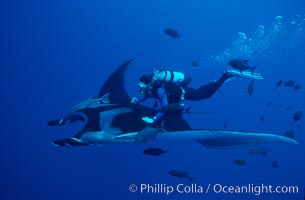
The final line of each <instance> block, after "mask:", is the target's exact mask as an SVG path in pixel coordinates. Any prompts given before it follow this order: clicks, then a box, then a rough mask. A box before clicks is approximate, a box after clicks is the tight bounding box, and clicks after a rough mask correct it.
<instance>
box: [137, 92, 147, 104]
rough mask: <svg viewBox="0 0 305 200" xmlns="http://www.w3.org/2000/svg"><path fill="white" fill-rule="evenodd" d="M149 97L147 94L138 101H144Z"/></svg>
mask: <svg viewBox="0 0 305 200" xmlns="http://www.w3.org/2000/svg"><path fill="white" fill-rule="evenodd" d="M147 99H148V95H146V94H145V95H144V96H143V97H142V98H141V99H139V100H138V102H137V103H142V102H144V101H146V100H147Z"/></svg>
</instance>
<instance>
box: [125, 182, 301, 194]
mask: <svg viewBox="0 0 305 200" xmlns="http://www.w3.org/2000/svg"><path fill="white" fill-rule="evenodd" d="M129 191H130V192H133V193H135V192H139V193H141V194H165V195H171V194H173V193H178V194H208V193H216V194H250V195H255V196H259V195H262V194H298V193H299V187H298V186H291V185H290V186H284V185H282V186H273V185H266V184H260V185H255V184H246V185H224V184H219V183H216V184H207V185H200V184H196V183H192V184H182V183H181V184H177V185H169V184H164V183H156V184H150V183H142V184H138V185H136V184H131V185H130V186H129Z"/></svg>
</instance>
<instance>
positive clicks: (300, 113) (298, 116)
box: [293, 111, 303, 122]
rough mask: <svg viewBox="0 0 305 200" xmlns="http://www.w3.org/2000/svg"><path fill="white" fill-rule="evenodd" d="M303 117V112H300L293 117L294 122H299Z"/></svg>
mask: <svg viewBox="0 0 305 200" xmlns="http://www.w3.org/2000/svg"><path fill="white" fill-rule="evenodd" d="M302 116H303V112H302V111H298V112H296V113H294V115H293V122H297V121H299V120H300V119H301V118H302Z"/></svg>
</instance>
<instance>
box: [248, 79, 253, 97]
mask: <svg viewBox="0 0 305 200" xmlns="http://www.w3.org/2000/svg"><path fill="white" fill-rule="evenodd" d="M247 92H248V94H249V96H251V95H252V94H253V92H254V80H251V81H250V83H249V85H248V89H247Z"/></svg>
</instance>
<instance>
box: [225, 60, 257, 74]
mask: <svg viewBox="0 0 305 200" xmlns="http://www.w3.org/2000/svg"><path fill="white" fill-rule="evenodd" d="M249 61H250V60H240V59H233V60H231V61H230V62H228V64H229V65H230V66H231V67H233V68H235V69H238V70H239V71H240V73H241V74H242V71H244V70H251V73H252V74H253V71H254V69H255V68H256V67H257V66H254V67H250V66H249V64H248V62H249Z"/></svg>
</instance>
